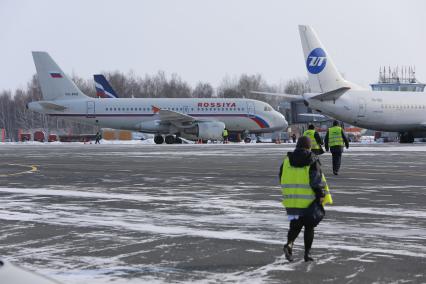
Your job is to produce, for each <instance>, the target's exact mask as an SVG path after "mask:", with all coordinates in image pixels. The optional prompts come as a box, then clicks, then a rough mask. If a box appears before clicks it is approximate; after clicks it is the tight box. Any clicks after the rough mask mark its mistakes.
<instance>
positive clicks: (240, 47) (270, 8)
mask: <svg viewBox="0 0 426 284" xmlns="http://www.w3.org/2000/svg"><path fill="white" fill-rule="evenodd" d="M298 24H309V25H312V26H313V27H314V28H315V30H316V31H317V33H318V35H319V37H320V39H321V41H322V42H323V44H324V45H325V47H326V48H327V50H328V52H329V54H330V55H331V56H332V57H333V60H334V62H335V64H336V65H337V67H338V69H339V71H340V72H342V73H343V74H344V76H345V77H346V78H347V79H348V80H350V81H354V82H356V83H359V84H361V85H364V86H367V85H368V84H369V83H371V82H373V81H376V80H377V77H378V69H379V66H383V65H386V66H388V65H391V66H396V65H399V66H401V65H415V66H416V67H417V77H418V79H419V80H420V81H423V82H426V66H425V63H426V40H425V38H426V1H424V0H418V1H414V0H413V1H410V0H399V1H393V0H380V1H379V0H377V1H363V0H355V1H342V0H321V1H318V0H313V1H308V0H297V1H284V0H276V1H274V0H150V1H148V0H146V1H144V0H138V1H129V0H120V1H118V0H117V1H109V0H90V1H89V0H72V1H59V0H52V1H50V0H49V1H48V0H37V1H35V0H28V1H19V0H1V1H0V44H1V45H0V64H1V65H0V90H3V89H11V90H14V89H16V88H18V87H25V86H26V83H27V82H28V80H29V79H30V78H31V76H32V74H34V73H35V67H34V64H33V60H32V57H31V51H32V50H40V51H48V52H49V53H50V55H51V56H52V57H53V58H54V59H55V61H56V62H57V63H58V64H59V65H60V66H61V67H62V69H63V70H64V72H66V73H68V74H72V73H74V74H76V75H78V76H80V77H83V78H86V79H89V78H91V77H92V74H94V73H97V72H101V71H114V70H118V71H121V72H125V73H127V72H128V71H130V70H133V71H134V72H135V73H136V75H139V76H144V75H145V74H155V73H157V71H158V70H164V71H165V72H166V73H167V74H168V75H170V74H171V73H177V74H178V75H180V76H181V78H182V79H183V80H186V81H187V82H189V83H190V84H191V85H192V86H194V85H195V84H196V83H197V82H198V81H203V82H210V83H211V84H213V86H215V87H216V86H217V85H218V84H220V82H221V81H222V79H223V78H224V77H225V76H226V75H230V76H234V75H240V74H242V73H248V74H255V73H259V74H261V75H263V76H264V78H265V79H266V80H267V81H268V82H269V83H273V84H278V83H280V82H282V81H286V80H289V79H292V78H304V77H306V76H307V75H306V71H305V68H304V60H303V55H302V48H301V44H300V39H299V34H298V29H297V25H298Z"/></svg>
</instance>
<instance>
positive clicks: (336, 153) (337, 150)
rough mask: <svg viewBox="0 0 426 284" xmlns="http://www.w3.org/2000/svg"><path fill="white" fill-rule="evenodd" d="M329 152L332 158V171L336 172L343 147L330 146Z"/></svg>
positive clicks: (340, 161)
mask: <svg viewBox="0 0 426 284" xmlns="http://www.w3.org/2000/svg"><path fill="white" fill-rule="evenodd" d="M330 152H331V156H332V158H333V173H338V172H339V170H340V165H341V163H342V153H343V147H332V148H330Z"/></svg>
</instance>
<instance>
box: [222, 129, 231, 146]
mask: <svg viewBox="0 0 426 284" xmlns="http://www.w3.org/2000/svg"><path fill="white" fill-rule="evenodd" d="M228 135H229V133H228V129H226V128H225V129H223V132H222V136H223V144H226V143H228Z"/></svg>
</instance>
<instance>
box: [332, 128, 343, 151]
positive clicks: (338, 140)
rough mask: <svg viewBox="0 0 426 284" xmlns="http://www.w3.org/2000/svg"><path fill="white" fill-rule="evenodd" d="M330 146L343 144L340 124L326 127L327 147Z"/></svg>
mask: <svg viewBox="0 0 426 284" xmlns="http://www.w3.org/2000/svg"><path fill="white" fill-rule="evenodd" d="M332 146H344V143H343V137H342V128H341V127H340V126H333V127H330V128H329V129H328V147H332Z"/></svg>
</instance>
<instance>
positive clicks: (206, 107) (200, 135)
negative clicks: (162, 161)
mask: <svg viewBox="0 0 426 284" xmlns="http://www.w3.org/2000/svg"><path fill="white" fill-rule="evenodd" d="M33 58H34V63H35V66H36V70H37V76H38V80H39V83H40V87H41V90H42V94H43V100H42V101H36V102H31V103H29V104H28V108H29V109H30V110H33V111H36V112H40V113H43V114H47V115H50V116H54V117H60V118H66V119H72V120H75V121H79V122H82V123H88V124H91V125H96V126H99V127H108V128H115V129H127V130H132V131H140V132H145V133H153V134H155V138H154V141H155V143H157V144H162V143H163V142H164V140H165V141H166V143H167V144H172V143H175V142H177V140H178V137H183V138H187V139H191V140H196V139H203V140H208V139H222V133H223V130H224V128H225V127H226V128H227V129H228V130H229V131H230V132H239V133H245V132H247V131H248V132H250V133H264V132H274V131H281V130H284V129H286V128H287V126H288V124H287V121H286V120H285V118H284V116H283V115H282V114H281V113H279V112H277V111H275V110H274V109H273V108H272V107H271V106H270V105H269V104H267V103H264V102H261V101H257V100H250V99H224V98H204V99H203V98H188V99H185V98H179V99H175V98H174V99H168V98H157V99H153V98H109V99H95V98H92V97H88V96H86V95H85V94H83V93H82V92H81V91H80V90H79V89H78V87H77V86H76V85H75V84H74V82H73V81H72V80H70V79H69V78H68V77H67V76H66V75H65V73H64V72H62V70H61V69H60V68H59V66H58V65H57V64H56V63H55V62H54V61H53V59H52V58H51V57H50V56H49V54H47V53H46V52H33ZM110 97H111V96H110ZM163 135H165V139H164V137H163ZM175 137H177V138H175Z"/></svg>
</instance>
